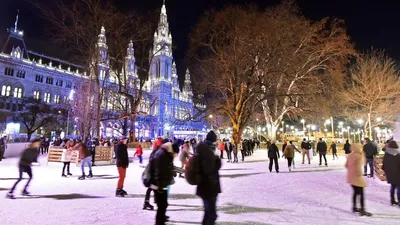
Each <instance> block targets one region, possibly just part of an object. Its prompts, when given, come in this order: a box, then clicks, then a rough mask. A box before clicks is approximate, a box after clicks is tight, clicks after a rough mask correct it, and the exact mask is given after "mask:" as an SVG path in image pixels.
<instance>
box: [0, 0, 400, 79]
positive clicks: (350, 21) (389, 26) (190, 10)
mask: <svg viewBox="0 0 400 225" xmlns="http://www.w3.org/2000/svg"><path fill="white" fill-rule="evenodd" d="M36 1H43V2H48V1H51V0H36ZM0 2H1V5H0V46H1V45H2V44H3V41H4V38H5V37H6V35H7V33H6V29H7V28H10V27H12V26H13V24H14V20H15V15H16V11H17V9H20V20H19V21H20V22H19V28H20V29H23V30H24V31H25V41H26V43H27V47H28V48H29V49H32V50H35V51H37V52H43V53H47V54H52V53H57V55H59V56H61V55H62V54H61V53H62V52H63V50H62V49H59V48H57V46H55V45H54V44H52V42H51V40H49V34H48V33H47V31H46V26H48V24H47V22H46V21H45V20H43V19H41V18H39V16H38V12H37V11H36V9H34V8H33V7H32V6H31V5H30V3H29V0H0ZM115 2H116V4H117V5H118V7H119V8H120V9H121V10H129V9H135V10H138V11H141V12H145V11H151V10H153V11H154V10H157V9H160V7H161V4H162V0H115ZM279 2H280V1H279V0H166V7H167V14H168V20H169V23H170V29H171V32H172V38H173V41H174V45H175V46H176V49H175V50H174V57H175V59H176V60H177V64H178V73H179V74H182V72H183V73H184V70H183V69H184V67H185V65H183V58H184V56H185V52H186V49H187V36H188V33H189V32H190V30H191V27H192V26H193V25H194V24H196V22H197V21H198V19H199V17H200V16H201V15H202V14H203V12H204V11H205V10H207V9H211V8H216V9H220V8H222V7H223V6H224V5H229V4H242V5H244V4H249V3H253V4H256V5H258V6H260V7H267V6H271V5H274V4H277V3H279ZM297 4H298V5H299V6H300V8H301V10H302V11H303V13H304V15H305V16H306V17H307V18H309V19H312V20H318V19H321V18H323V17H327V16H328V17H336V18H341V19H344V20H345V21H346V24H347V28H348V33H349V35H350V37H351V40H352V42H354V43H355V44H356V46H357V49H359V50H361V51H363V50H367V49H370V48H371V47H373V48H378V49H385V50H386V52H387V53H388V55H389V56H391V57H393V58H395V59H396V60H397V61H400V1H396V0H392V1H389V0H379V1H378V0H298V1H297ZM180 68H181V71H179V70H180Z"/></svg>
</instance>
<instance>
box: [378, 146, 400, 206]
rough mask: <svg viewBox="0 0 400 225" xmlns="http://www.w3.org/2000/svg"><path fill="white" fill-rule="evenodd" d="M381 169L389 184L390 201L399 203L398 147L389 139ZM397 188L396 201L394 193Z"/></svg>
mask: <svg viewBox="0 0 400 225" xmlns="http://www.w3.org/2000/svg"><path fill="white" fill-rule="evenodd" d="M382 169H383V170H384V171H385V175H386V179H387V182H388V183H389V184H390V203H391V205H399V202H400V149H399V146H398V144H397V143H396V142H395V141H390V143H389V145H388V147H387V148H386V151H385V156H384V157H383V166H382ZM396 190H397V201H396V200H395V197H394V194H395V192H396Z"/></svg>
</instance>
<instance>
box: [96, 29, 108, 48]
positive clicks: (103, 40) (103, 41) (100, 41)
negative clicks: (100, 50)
mask: <svg viewBox="0 0 400 225" xmlns="http://www.w3.org/2000/svg"><path fill="white" fill-rule="evenodd" d="M106 42H107V39H106V29H105V28H104V26H101V29H100V34H99V35H98V41H97V44H98V45H99V46H101V45H102V44H104V45H106Z"/></svg>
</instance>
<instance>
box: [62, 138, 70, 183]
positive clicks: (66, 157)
mask: <svg viewBox="0 0 400 225" xmlns="http://www.w3.org/2000/svg"><path fill="white" fill-rule="evenodd" d="M70 147H72V141H68V142H67V143H66V144H65V147H64V149H63V152H62V155H61V162H63V164H64V166H63V169H62V174H61V176H62V177H67V175H68V176H72V173H70V170H69V167H70V164H71V158H72V151H71V150H68V149H69V148H70ZM65 168H67V175H65Z"/></svg>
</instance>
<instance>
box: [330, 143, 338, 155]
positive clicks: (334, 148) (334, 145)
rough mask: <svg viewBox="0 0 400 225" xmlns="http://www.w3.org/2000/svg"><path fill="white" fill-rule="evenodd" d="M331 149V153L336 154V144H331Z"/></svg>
mask: <svg viewBox="0 0 400 225" xmlns="http://www.w3.org/2000/svg"><path fill="white" fill-rule="evenodd" d="M331 149H332V152H334V153H336V152H337V148H336V144H335V143H332V144H331Z"/></svg>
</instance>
